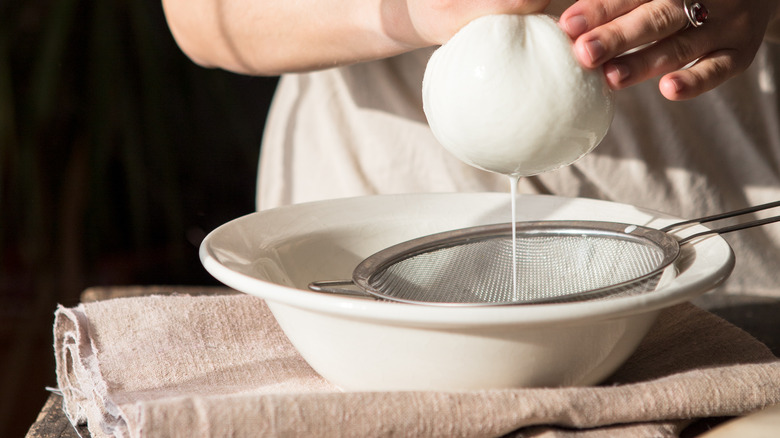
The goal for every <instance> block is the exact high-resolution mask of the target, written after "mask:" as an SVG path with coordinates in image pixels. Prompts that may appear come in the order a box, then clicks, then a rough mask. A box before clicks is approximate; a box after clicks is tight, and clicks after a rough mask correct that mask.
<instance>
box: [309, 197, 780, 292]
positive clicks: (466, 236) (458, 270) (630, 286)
mask: <svg viewBox="0 0 780 438" xmlns="http://www.w3.org/2000/svg"><path fill="white" fill-rule="evenodd" d="M777 206H780V201H776V202H772V203H769V204H763V205H759V206H756V207H751V208H747V209H742V210H737V211H732V212H728V213H723V214H719V215H714V216H708V217H703V218H698V219H693V220H689V221H684V222H679V223H676V224H673V225H670V226H668V227H666V228H663V229H660V230H658V229H654V228H648V227H643V226H638V225H631V224H622V223H615V222H596V221H538V222H519V223H517V224H516V226H515V230H516V236H515V237H516V238H513V235H512V224H511V223H510V224H497V225H484V226H478V227H472V228H464V229H459V230H453V231H447V232H444V233H438V234H433V235H429V236H425V237H421V238H418V239H414V240H410V241H407V242H404V243H400V244H398V245H394V246H391V247H389V248H387V249H384V250H382V251H379V252H378V253H376V254H374V255H372V256H370V257H368V258H366V259H365V260H363V261H362V262H361V263H360V264H359V265H358V266H357V267H356V268H355V270H354V271H353V273H352V280H339V281H318V282H313V283H311V284H310V285H309V288H310V289H311V290H314V291H317V292H329V293H337V294H346V295H362V296H370V297H373V298H377V299H381V300H389V301H398V302H404V303H412V304H426V305H438V306H495V305H510V304H534V303H552V302H568V301H582V300H592V299H601V298H606V297H615V296H625V295H635V294H640V293H645V292H649V291H652V290H654V289H655V288H656V286H657V285H658V283H659V281H660V280H661V278H662V275H663V274H664V272H665V271H667V269H674V266H673V265H672V264H673V262H674V261H675V260H676V259H677V257H678V256H679V254H680V246H681V245H684V244H686V243H688V242H690V241H692V240H695V239H698V238H701V237H704V236H707V235H710V234H723V233H727V232H731V231H736V230H741V229H745V228H750V227H755V226H759V225H764V224H768V223H771V222H777V221H780V216H774V217H769V218H766V219H760V220H754V221H750V222H745V223H741V224H737V225H732V226H727V227H722V228H717V229H712V230H708V231H704V232H701V233H697V234H694V235H691V236H688V237H686V238H684V239H681V240H678V239H677V238H675V237H674V236H673V235H671V234H669V232H670V231H671V230H674V229H679V228H681V227H683V226H686V225H690V224H697V223H706V222H712V221H715V220H720V219H725V218H730V217H735V216H739V215H743V214H748V213H753V212H756V211H760V210H764V209H768V208H772V207H777ZM513 241H514V242H516V243H515V245H514V248H513ZM513 260H514V263H513Z"/></svg>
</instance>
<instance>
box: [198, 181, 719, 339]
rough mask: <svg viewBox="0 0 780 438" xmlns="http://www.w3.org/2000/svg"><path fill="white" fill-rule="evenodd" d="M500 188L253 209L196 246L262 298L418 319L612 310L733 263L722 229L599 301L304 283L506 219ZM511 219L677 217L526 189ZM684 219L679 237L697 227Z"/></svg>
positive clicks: (225, 276) (533, 319)
mask: <svg viewBox="0 0 780 438" xmlns="http://www.w3.org/2000/svg"><path fill="white" fill-rule="evenodd" d="M510 201H511V199H510V195H508V194H504V193H464V194H411V195H382V196H369V197H361V198H347V199H339V200H332V201H321V202H315V203H308V204H298V205H293V206H288V207H282V208H277V209H272V210H267V211H262V212H258V213H253V214H250V215H247V216H244V217H241V218H238V219H235V220H233V221H230V222H228V223H227V224H225V225H223V226H221V227H219V228H217V229H216V230H214V231H213V232H212V233H210V234H209V235H208V236H207V238H206V239H205V240H204V241H203V243H202V245H201V260H202V262H203V264H204V267H205V268H206V269H207V270H208V271H209V272H210V273H211V274H212V275H213V276H214V277H215V278H217V279H218V280H220V281H222V282H223V283H225V284H226V285H228V286H230V287H233V288H235V289H237V290H239V291H242V292H245V293H248V294H252V295H256V296H259V297H261V298H264V299H266V300H269V301H274V302H279V303H284V304H288V305H292V306H295V307H300V308H304V309H308V310H315V311H322V312H329V313H333V314H339V315H342V316H350V317H354V318H379V319H382V320H386V321H395V322H406V323H409V322H415V323H418V324H434V323H438V324H447V323H450V324H451V323H458V324H485V323H490V324H501V323H510V322H511V323H517V322H518V321H522V322H523V323H528V324H533V323H539V322H545V321H546V322H549V321H551V320H557V321H564V320H577V319H582V318H592V317H594V316H597V315H601V316H606V315H609V316H613V317H614V316H617V315H625V314H627V313H632V312H641V311H649V310H654V309H658V308H661V307H666V306H670V305H672V304H675V303H678V302H681V301H685V300H688V299H690V298H692V297H693V296H695V295H698V294H700V293H703V292H705V291H707V290H709V289H711V288H713V287H715V286H717V285H718V284H719V283H720V282H722V281H723V280H724V279H725V278H726V277H727V276H728V275H729V274H730V272H731V269H732V268H733V263H734V260H733V253H732V252H731V248H730V247H729V245H728V244H727V243H726V241H725V240H723V239H722V238H721V237H720V236H711V237H708V238H705V239H702V240H700V241H697V242H694V243H691V244H687V245H685V246H683V251H682V257H680V259H678V261H677V262H676V264H675V272H676V275H672V276H671V278H670V276H667V277H666V278H665V280H664V285H663V286H662V287H661V288H659V289H658V290H656V291H654V292H652V293H647V294H643V295H640V296H633V297H624V298H615V299H610V300H603V301H588V302H575V303H566V304H551V305H534V306H501V307H483V308H461V309H457V308H432V307H428V306H413V305H399V304H397V303H387V302H378V301H373V300H369V299H362V298H350V297H343V296H332V295H324V294H318V293H315V292H311V291H308V289H307V285H308V284H309V283H310V282H312V281H320V280H339V279H349V278H351V275H352V271H353V270H354V268H355V267H356V266H357V264H358V263H360V261H362V260H363V259H365V258H366V257H368V256H370V255H372V254H374V253H375V252H377V251H379V250H382V249H384V248H387V247H388V246H391V245H394V244H397V243H400V242H403V241H406V240H409V239H413V238H416V237H421V236H425V235H429V234H432V233H437V232H442V231H447V230H453V229H458V228H465V227H471V226H476V225H486V224H493V223H506V222H509V221H511V210H510V209H511V206H510V205H511V202H510ZM517 213H518V220H520V221H526V220H599V221H614V222H622V223H626V224H635V225H643V226H648V227H652V228H661V227H663V226H665V225H668V224H670V223H674V222H676V221H678V220H679V219H678V218H674V217H670V216H668V215H664V214H662V213H658V212H653V211H649V210H644V209H640V208H637V207H633V206H630V205H625V204H619V203H613V202H606V201H597V200H590V199H582V198H563V197H554V196H537V195H525V196H520V197H519V198H518V203H517ZM703 229H704V228H703V227H702V226H692V227H689V228H688V229H686V230H683V231H682V232H680V233H678V234H679V235H681V236H684V235H686V234H689V233H692V232H694V231H697V230H698V231H701V230H703Z"/></svg>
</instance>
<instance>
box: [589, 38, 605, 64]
mask: <svg viewBox="0 0 780 438" xmlns="http://www.w3.org/2000/svg"><path fill="white" fill-rule="evenodd" d="M585 51H586V52H588V56H589V57H590V62H591V63H592V64H593V65H596V64H598V61H599V59H601V57H602V56H604V53H605V52H606V50H604V45H603V44H601V41H599V40H591V41H588V42H586V43H585Z"/></svg>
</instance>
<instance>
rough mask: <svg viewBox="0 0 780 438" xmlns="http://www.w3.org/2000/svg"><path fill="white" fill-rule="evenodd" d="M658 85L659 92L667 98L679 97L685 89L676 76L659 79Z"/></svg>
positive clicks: (674, 98)
mask: <svg viewBox="0 0 780 438" xmlns="http://www.w3.org/2000/svg"><path fill="white" fill-rule="evenodd" d="M659 87H660V88H661V94H663V95H664V96H665V97H666V98H667V99H672V100H677V99H679V95H680V93H682V92H683V91H684V90H685V84H684V83H683V82H682V81H681V80H679V79H678V78H673V77H672V78H665V80H661V83H660V84H659Z"/></svg>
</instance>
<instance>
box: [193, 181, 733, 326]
mask: <svg viewBox="0 0 780 438" xmlns="http://www.w3.org/2000/svg"><path fill="white" fill-rule="evenodd" d="M446 196H449V197H451V198H450V200H452V199H455V200H457V201H458V202H466V201H467V198H473V199H482V200H485V199H490V200H491V201H496V202H500V201H501V200H507V199H508V198H507V197H508V195H507V194H506V193H501V192H488V193H418V194H397V195H368V196H360V197H350V198H339V199H333V200H324V201H313V202H307V203H300V204H294V205H288V206H283V207H277V208H273V209H269V210H263V211H259V212H254V213H250V214H247V215H244V216H241V217H238V218H236V219H233V220H231V221H228V222H226V223H225V224H223V225H221V226H219V227H217V228H216V229H214V230H213V231H211V232H210V233H209V234H208V235H207V236H206V238H205V239H204V240H203V241H202V242H201V245H200V248H199V256H200V260H201V263H202V264H203V266H204V268H205V269H206V271H208V272H209V273H210V274H211V275H212V276H214V278H216V279H217V280H219V281H220V282H222V283H223V284H225V285H227V286H228V287H231V288H233V289H236V290H238V291H240V292H243V293H246V294H249V295H253V296H256V297H259V298H262V299H264V300H266V301H267V302H268V303H269V304H270V305H271V307H272V309H273V307H274V306H275V305H285V306H291V307H295V308H298V309H301V310H306V311H311V312H317V313H324V314H329V315H331V316H334V317H341V318H350V319H358V320H364V321H372V322H375V323H383V324H391V325H406V326H409V325H412V326H421V327H450V328H453V327H464V328H465V327H487V326H501V325H514V326H518V325H519V326H529V327H530V326H539V325H546V324H549V323H552V322H554V323H559V324H573V323H578V322H582V321H594V320H605V319H614V318H626V317H630V316H632V315H637V314H639V313H645V312H652V311H658V310H660V309H663V308H666V307H670V306H672V305H675V304H679V303H682V302H686V301H689V300H691V299H692V298H694V297H696V296H698V295H701V294H703V293H704V292H707V291H709V290H711V289H713V288H715V287H717V286H718V285H719V284H721V283H722V282H723V281H725V280H726V279H727V278H728V276H729V275H730V274H731V271H732V270H733V268H734V264H735V256H734V253H733V251H732V249H731V247H730V245H729V244H728V243H727V242H726V241H725V240H724V239H723V238H722V237H721V236H719V235H712V236H709V237H707V238H705V239H701V240H699V241H696V242H693V243H690V244H688V245H686V246H688V250H689V251H692V252H693V256H694V257H693V263H691V264H690V266H688V267H686V269H685V270H684V271H683V272H681V273H680V274H679V275H678V276H676V277H675V278H673V279H672V280H670V282H669V283H668V284H666V285H665V286H663V287H661V288H659V289H658V290H656V291H654V292H653V293H648V294H641V295H637V296H629V297H619V298H611V299H608V300H601V301H582V302H571V303H553V304H533V305H518V306H512V305H510V306H483V307H435V306H424V305H414V304H403V303H394V302H383V301H375V300H372V299H365V298H353V297H345V296H336V295H327V294H322V293H317V292H312V291H308V290H302V289H298V288H295V287H290V286H285V285H280V284H277V283H273V282H270V281H267V280H264V279H260V278H256V277H253V276H250V275H247V274H244V273H242V272H238V271H236V270H234V269H231V268H230V267H228V266H226V265H225V264H224V263H223V262H222V261H220V257H219V256H218V254H217V252H216V251H215V250H214V244H215V242H218V241H219V239H220V237H221V235H222V234H223V233H227V232H231V230H232V229H233V228H235V227H237V226H243V224H244V223H246V222H252V221H262V220H263V219H264V218H267V217H270V216H273V215H285V214H287V215H289V214H299V215H300V214H304V213H306V212H307V211H317V209H318V208H320V207H322V206H328V207H329V208H331V209H343V210H344V211H350V207H355V206H358V205H363V204H366V203H371V202H378V203H382V204H388V203H398V204H404V203H408V202H410V201H413V202H426V201H428V200H430V199H432V198H431V197H435V198H437V199H441V197H446ZM519 196H520V199H523V198H524V199H526V200H528V199H531V198H534V199H536V200H537V201H539V202H545V201H551V202H556V201H561V200H565V201H575V202H577V203H581V204H582V205H584V206H588V207H593V208H599V207H613V208H614V207H617V208H630V209H633V210H634V211H639V212H641V213H645V214H647V215H648V216H651V217H653V218H655V219H659V221H658V224H657V225H656V224H654V226H659V227H660V226H664V225H667V224H669V223H674V222H677V221H681V220H682V219H681V218H677V217H674V216H671V215H668V214H665V213H661V212H658V211H654V210H650V209H645V208H639V207H635V206H631V205H627V204H621V203H615V202H611V201H602V200H595V199H586V198H569V197H561V196H553V195H519ZM461 198H462V199H461ZM704 230H707V228H706V227H704V226H702V225H694V226H691V227H689V228H687V229H686V230H685V231H684V232H681V233H678V234H679V235H686V234H691V233H694V232H699V231H704ZM705 251H706V254H707V255H706V256H704V255H703V254H704V252H705ZM706 263H710V264H711V265H712V266H705V265H706Z"/></svg>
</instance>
